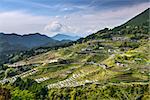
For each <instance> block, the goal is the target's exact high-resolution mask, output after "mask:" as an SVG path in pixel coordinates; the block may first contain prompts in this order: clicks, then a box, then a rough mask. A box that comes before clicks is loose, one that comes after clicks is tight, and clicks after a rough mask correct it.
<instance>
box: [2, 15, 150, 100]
mask: <svg viewBox="0 0 150 100" xmlns="http://www.w3.org/2000/svg"><path fill="white" fill-rule="evenodd" d="M138 17H141V15H140V16H138ZM141 19H142V20H147V19H145V18H143V17H142V18H141ZM136 21H138V20H136ZM130 22H132V19H131V20H130ZM134 23H138V22H134ZM138 25H139V26H138ZM138 25H136V24H134V26H131V27H119V28H117V29H108V28H105V29H103V30H100V31H98V32H97V33H94V34H91V35H90V36H87V37H86V38H82V39H79V40H78V41H77V42H74V43H73V45H71V46H68V47H65V48H59V49H54V50H50V51H48V52H46V53H42V54H39V55H34V56H32V57H29V58H25V59H23V60H22V61H18V62H16V63H13V64H7V66H8V69H7V70H10V69H11V70H14V72H15V73H13V74H6V75H7V76H6V75H5V74H4V75H3V76H1V77H2V78H4V76H5V77H8V78H4V80H1V81H0V82H1V83H5V82H7V83H8V81H10V83H11V81H12V80H13V79H16V77H21V78H22V79H23V80H26V79H27V80H28V78H30V79H32V80H34V81H36V82H37V83H39V84H40V85H41V84H42V85H43V86H46V87H47V88H48V89H49V90H48V91H49V97H50V98H51V99H62V98H63V99H64V98H65V99H68V98H69V99H70V98H71V99H79V100H80V99H87V98H90V99H92V100H93V99H94V100H97V99H98V100H99V99H100V100H101V99H102V100H103V99H110V100H120V99H124V100H137V99H142V100H149V98H150V97H149V89H150V87H149V77H150V67H149V64H150V41H149V33H148V27H149V26H148V25H145V26H144V27H143V25H141V24H138ZM18 67H19V68H20V69H19V68H18ZM33 67H34V68H33ZM25 69H27V70H25ZM22 70H23V71H22ZM18 83H19V84H21V83H22V80H20V81H18V80H17V84H18ZM23 86H24V85H23ZM23 86H22V87H23ZM16 87H17V86H16ZM18 87H19V86H18ZM20 87H21V86H20ZM23 89H24V88H23ZM66 95H67V96H66Z"/></svg>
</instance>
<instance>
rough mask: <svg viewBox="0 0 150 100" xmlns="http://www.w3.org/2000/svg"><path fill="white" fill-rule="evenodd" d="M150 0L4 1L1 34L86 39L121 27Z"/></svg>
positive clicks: (0, 21)
mask: <svg viewBox="0 0 150 100" xmlns="http://www.w3.org/2000/svg"><path fill="white" fill-rule="evenodd" d="M148 1H149V0H1V1H0V31H1V32H6V33H12V32H13V33H18V34H27V33H34V32H40V33H42V34H46V35H49V36H52V35H55V34H57V33H65V34H70V35H79V36H86V35H88V34H91V33H93V32H96V31H98V30H100V29H102V28H105V27H109V28H113V27H114V26H117V25H120V24H122V23H124V22H125V21H127V20H128V19H130V18H132V17H133V16H135V15H137V14H138V13H140V12H142V11H143V10H145V9H147V8H148V7H149V2H148Z"/></svg>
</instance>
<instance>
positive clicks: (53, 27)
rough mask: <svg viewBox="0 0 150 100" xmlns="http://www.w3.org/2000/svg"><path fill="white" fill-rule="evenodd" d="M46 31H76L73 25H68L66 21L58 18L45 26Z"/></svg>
mask: <svg viewBox="0 0 150 100" xmlns="http://www.w3.org/2000/svg"><path fill="white" fill-rule="evenodd" d="M64 19H66V18H64ZM44 31H45V32H48V33H74V32H75V31H74V29H73V28H72V27H71V26H68V25H66V24H65V23H61V22H59V21H58V20H54V21H51V22H49V24H47V25H46V26H45V28H44Z"/></svg>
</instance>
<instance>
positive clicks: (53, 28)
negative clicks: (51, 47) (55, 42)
mask: <svg viewBox="0 0 150 100" xmlns="http://www.w3.org/2000/svg"><path fill="white" fill-rule="evenodd" d="M63 27H64V26H63V25H62V24H61V23H59V22H58V21H53V22H51V23H49V24H48V25H46V26H45V28H44V30H45V31H47V30H49V31H50V32H60V31H61V30H62V29H63Z"/></svg>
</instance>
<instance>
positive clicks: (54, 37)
mask: <svg viewBox="0 0 150 100" xmlns="http://www.w3.org/2000/svg"><path fill="white" fill-rule="evenodd" d="M52 38H53V39H55V40H59V41H62V40H71V41H75V40H77V39H79V38H80V37H79V36H70V35H65V34H57V35H55V36H53V37H52Z"/></svg>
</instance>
